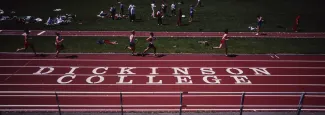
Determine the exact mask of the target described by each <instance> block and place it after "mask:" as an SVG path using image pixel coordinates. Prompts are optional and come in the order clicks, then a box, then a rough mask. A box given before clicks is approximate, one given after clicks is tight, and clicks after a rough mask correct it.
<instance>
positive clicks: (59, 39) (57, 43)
mask: <svg viewBox="0 0 325 115" xmlns="http://www.w3.org/2000/svg"><path fill="white" fill-rule="evenodd" d="M55 34H56V38H55V46H56V55H55V58H57V57H58V55H59V53H60V51H61V50H62V49H63V44H62V41H63V40H64V39H63V38H62V37H61V36H60V33H58V32H56V33H55Z"/></svg>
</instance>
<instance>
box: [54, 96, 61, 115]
mask: <svg viewBox="0 0 325 115" xmlns="http://www.w3.org/2000/svg"><path fill="white" fill-rule="evenodd" d="M54 93H55V98H56V103H57V104H58V109H59V115H61V108H60V101H59V96H58V94H57V93H56V91H55V92H54Z"/></svg>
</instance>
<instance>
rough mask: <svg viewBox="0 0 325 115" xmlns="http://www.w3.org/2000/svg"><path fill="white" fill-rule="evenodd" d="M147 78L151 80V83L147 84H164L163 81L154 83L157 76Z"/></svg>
mask: <svg viewBox="0 0 325 115" xmlns="http://www.w3.org/2000/svg"><path fill="white" fill-rule="evenodd" d="M147 77H148V78H149V82H147V84H162V81H161V80H159V81H158V82H154V80H153V79H154V78H155V77H156V76H153V75H148V76H147Z"/></svg>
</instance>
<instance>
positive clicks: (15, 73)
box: [4, 61, 31, 81]
mask: <svg viewBox="0 0 325 115" xmlns="http://www.w3.org/2000/svg"><path fill="white" fill-rule="evenodd" d="M30 62H31V61H28V62H27V63H25V64H24V65H23V66H22V67H20V68H19V69H17V71H15V72H14V74H16V73H17V72H18V71H19V70H21V69H22V68H24V67H25V66H26V65H28V64H29V63H30ZM10 77H12V76H8V77H7V78H6V79H5V80H4V81H7V80H8V79H9V78H10Z"/></svg>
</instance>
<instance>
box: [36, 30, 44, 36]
mask: <svg viewBox="0 0 325 115" xmlns="http://www.w3.org/2000/svg"><path fill="white" fill-rule="evenodd" d="M45 32H46V31H42V32H40V33H38V34H37V35H38V36H39V35H42V34H44V33H45Z"/></svg>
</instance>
